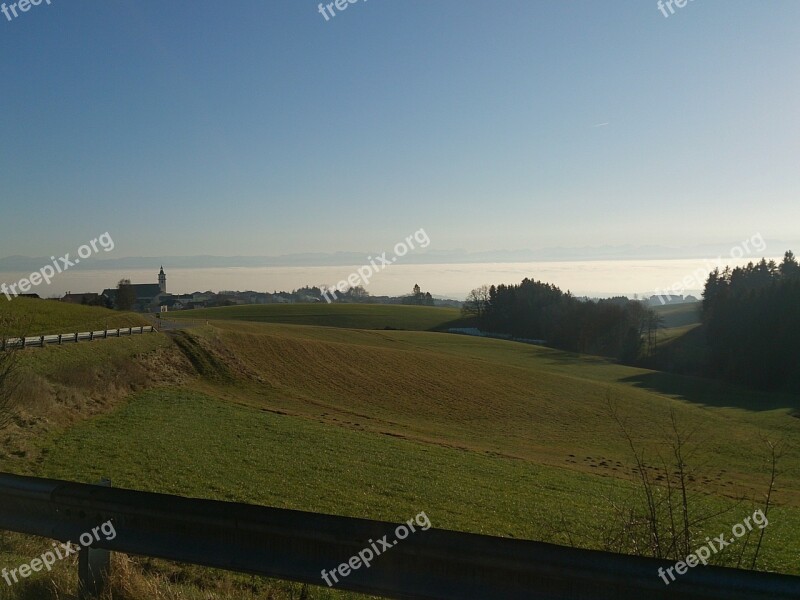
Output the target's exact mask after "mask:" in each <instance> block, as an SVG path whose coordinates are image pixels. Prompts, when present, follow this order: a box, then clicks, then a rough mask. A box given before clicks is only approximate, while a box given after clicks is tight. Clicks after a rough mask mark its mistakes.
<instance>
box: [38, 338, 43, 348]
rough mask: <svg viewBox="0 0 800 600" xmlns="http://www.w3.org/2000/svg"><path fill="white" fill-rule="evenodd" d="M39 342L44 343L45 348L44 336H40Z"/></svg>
mask: <svg viewBox="0 0 800 600" xmlns="http://www.w3.org/2000/svg"><path fill="white" fill-rule="evenodd" d="M39 343H40V344H41V345H42V348H44V336H41V337H40V338H39Z"/></svg>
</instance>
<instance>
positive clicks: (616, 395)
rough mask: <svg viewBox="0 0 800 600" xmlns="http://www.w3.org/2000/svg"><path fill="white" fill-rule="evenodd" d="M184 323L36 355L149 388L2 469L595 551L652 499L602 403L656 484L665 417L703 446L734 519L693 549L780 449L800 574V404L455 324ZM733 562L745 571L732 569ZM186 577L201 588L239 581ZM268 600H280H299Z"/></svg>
mask: <svg viewBox="0 0 800 600" xmlns="http://www.w3.org/2000/svg"><path fill="white" fill-rule="evenodd" d="M198 315H201V317H199V318H198ZM202 315H205V316H207V317H208V324H206V321H205V316H202ZM171 316H173V317H174V316H177V315H175V314H173V315H171ZM180 317H182V318H187V319H188V318H191V319H195V321H194V322H191V321H189V322H187V323H188V324H189V327H188V329H184V330H180V331H177V332H173V333H171V334H169V335H168V336H167V335H162V334H159V335H154V336H153V337H152V338H151V341H147V342H145V341H142V340H139V341H138V342H135V343H133V340H106V341H100V342H96V343H94V344H83V345H82V346H81V345H78V346H75V347H71V348H49V349H46V350H45V351H34V350H31V351H29V352H30V353H29V354H28V355H27V360H28V361H29V366H30V369H31V370H32V371H33V372H35V373H37V374H38V376H39V377H42V378H45V379H46V380H47V381H53V382H58V383H59V385H62V386H66V387H70V386H72V388H74V387H75V386H78V385H86V384H85V383H81V382H75V381H72V380H71V379H69V378H68V377H66V376H65V373H66V372H70V371H74V370H75V369H78V368H89V367H86V366H85V365H92V364H94V365H97V364H98V360H100V362H102V363H103V364H112V365H117V367H118V368H120V369H122V365H124V364H125V361H126V360H129V361H131V362H135V361H140V362H141V361H144V362H143V364H145V365H147V366H148V368H150V369H152V370H153V371H155V372H157V375H153V376H151V378H150V379H148V380H147V382H146V383H138V384H137V385H136V386H130V390H129V392H128V393H125V394H119V396H118V397H117V399H116V400H114V401H113V402H109V403H108V405H105V406H103V407H102V409H99V410H95V411H93V412H91V413H87V414H85V415H82V416H81V412H82V410H83V409H76V410H75V411H74V413H75V415H77V416H75V415H74V416H73V418H71V419H68V420H60V421H59V420H55V419H54V420H53V422H52V423H51V424H50V426H48V427H42V428H40V429H39V430H38V431H39V433H38V435H37V436H36V437H35V438H34V439H28V440H27V441H26V444H27V446H26V448H27V450H26V455H25V457H24V458H23V459H21V458H20V457H19V456H15V455H14V454H13V453H11V452H9V453H8V454H6V455H5V457H0V467H1V468H3V469H4V470H11V471H14V472H20V473H28V474H35V475H39V476H46V477H56V478H63V479H70V480H76V481H85V482H92V481H96V480H97V479H99V478H100V477H109V478H111V479H112V481H113V482H114V485H117V486H120V487H129V488H134V489H142V490H150V491H158V492H166V493H173V494H179V495H184V496H192V497H203V498H215V499H221V500H231V501H240V502H249V503H254V504H261V505H266V506H276V507H285V508H293V509H299V510H307V511H314V512H323V513H329V514H339V515H348V516H357V517H364V518H373V519H384V520H395V521H400V520H405V519H407V518H408V517H409V516H411V515H413V514H416V513H418V512H420V511H422V510H424V511H426V513H427V514H428V515H429V517H430V518H431V520H432V522H433V525H434V526H435V527H440V528H446V529H455V530H462V531H470V532H477V533H485V534H491V535H498V536H507V537H515V538H526V539H534V540H543V541H550V542H555V543H561V544H570V543H572V544H575V545H579V546H584V547H589V548H603V547H604V545H603V544H604V543H603V540H604V534H605V533H607V532H608V531H610V530H612V529H614V527H615V525H616V521H615V520H616V519H617V518H618V517H617V516H616V512H615V509H614V506H616V505H619V504H620V503H624V502H625V501H628V500H630V499H631V498H635V497H636V495H637V494H639V493H640V491H641V490H640V488H639V485H638V484H637V480H636V473H635V472H634V469H633V466H634V465H633V457H632V455H631V451H630V449H629V447H628V444H627V442H626V440H625V438H624V436H622V434H621V433H620V429H619V426H618V424H617V423H616V422H615V420H614V419H613V418H612V416H611V413H610V410H611V407H610V405H609V398H610V399H611V406H613V407H614V408H615V410H616V411H617V413H618V414H619V415H621V416H622V417H623V418H624V420H625V422H626V423H627V424H628V426H629V428H630V430H631V431H632V432H633V439H634V442H635V444H636V445H637V447H638V448H640V449H642V450H643V451H644V452H645V456H646V460H647V461H648V462H649V463H650V464H652V465H658V464H659V461H660V459H661V458H667V459H668V458H669V456H668V455H669V444H670V442H671V437H670V436H671V434H670V432H669V423H670V418H671V415H674V417H675V420H676V422H677V423H678V426H679V427H680V429H681V431H682V432H684V433H685V434H686V435H687V436H689V447H690V448H691V453H690V455H689V460H688V462H689V465H690V467H691V473H690V475H691V477H690V483H689V486H690V490H691V491H692V493H693V507H692V510H693V511H696V512H697V513H698V514H699V513H700V512H701V511H705V510H713V511H717V512H719V511H725V512H722V514H720V515H719V516H718V517H716V518H714V519H712V520H710V521H708V522H706V523H705V524H704V525H703V526H702V528H700V529H698V531H697V532H696V535H697V536H698V539H702V538H703V537H704V536H706V535H717V534H719V533H721V532H724V531H729V530H730V527H731V526H732V525H733V524H735V523H738V522H740V521H741V520H742V519H743V518H744V517H745V516H747V515H749V514H752V511H753V509H754V508H755V507H756V506H758V505H760V504H759V503H761V502H762V500H763V494H764V492H765V491H766V490H767V486H768V483H769V469H768V463H767V458H768V456H767V444H766V442H767V441H768V440H769V441H773V442H778V443H780V444H781V447H782V448H783V455H782V456H781V458H780V462H779V477H778V480H777V486H776V489H775V491H774V493H773V503H774V505H773V507H772V509H771V511H770V513H769V517H770V523H769V526H768V528H767V529H766V533H765V538H764V546H763V548H762V552H761V555H760V558H759V567H760V568H764V569H768V570H773V571H778V572H784V573H793V574H800V563H798V558H797V557H798V548H800V453H799V451H798V441H800V420H799V419H797V418H796V417H795V416H793V414H794V411H795V410H796V409H797V404H798V402H797V398H795V397H791V396H782V395H778V394H765V393H760V392H754V391H751V390H746V389H743V388H738V387H735V386H731V385H727V384H723V383H719V382H715V381H710V380H704V379H698V378H691V377H679V376H675V375H669V374H665V373H661V372H657V371H649V370H646V369H636V368H631V367H626V366H622V365H619V364H615V363H613V362H611V361H608V360H605V359H601V358H597V357H589V356H580V355H574V354H569V353H565V352H560V351H555V350H552V349H548V348H544V347H538V346H532V345H526V344H520V343H514V342H507V341H502V340H492V339H482V338H474V337H467V336H458V335H451V334H446V333H440V332H437V331H430V330H431V329H437V328H441V327H442V326H443V324H447V323H448V322H451V321H453V320H455V319H457V317H458V314H457V312H455V311H446V310H444V309H427V308H420V307H391V306H388V307H387V306H381V305H360V306H359V305H333V306H330V307H329V306H321V305H310V306H302V305H288V306H266V307H264V306H258V307H231V308H224V309H212V310H208V311H187V312H186V313H184V314H181V315H180ZM248 317H250V318H248ZM320 321H324V322H325V323H326V326H320V325H319V324H318V323H319V322H320ZM309 322H310V323H309ZM387 326H390V327H393V328H394V330H391V329H389V330H387V329H385V327H387ZM146 337H147V336H144V338H146ZM156 340H157V341H156ZM118 343H121V344H127V345H119V346H115V345H114V344H118ZM137 344H138V345H137ZM143 344H144V345H143ZM45 353H47V354H45ZM154 355H157V356H158V360H153V359H152V357H153V356H154ZM97 356H104V357H105V358H103V359H98V358H97ZM81 365H84V366H83V367H81ZM95 377H98V378H101V379H102V377H103V374H101V373H95ZM118 377H119V376H118ZM84 380H85V378H81V381H82V382H83V381H84ZM117 387H119V385H118V386H117ZM20 435H22V434H20ZM722 562H724V563H726V564H732V563H735V559H734V556H733V553H731V554H729V555H727V556H725V557H723V558H722ZM178 568H179V567H166V566H163V565H161V566H160V567H158V569H156V572H158V573H164V572H172V571H170V569H178ZM180 569H183V567H180ZM184 572H186V573H193V574H194V575H193V577H195V578H197V580H198V581H199V582H201V583H202V584H203V585H210V584H211V583H210V582H212V581H215V580H217V579H219V578H225V577H228V576H223V575H221V574H215V573H213V572H207V571H203V570H199V569H193V568H188V567H186V568H185V571H184ZM231 577H233V579H232V581H234V582H240V580H239V579H237V578H236V576H231ZM197 585H200V583H198V584H197ZM270 585H272V584H270ZM274 585H276V586H277V587H274V588H270V590H273V591H274V593H275V594H278V595H277V596H275V597H278V598H283V597H287V598H288V597H293V596H292V595H291V594H294V593H295V591H296V588H293V587H291V586H289V584H286V586H289V587H285V586H284V587H281V586H282V585H283V584H274ZM201 587H202V585H201ZM275 590H277V591H275ZM292 590H294V591H292ZM184 591H185V590H184ZM185 593H186V594H189V592H188V591H185ZM270 593H272V592H270ZM305 593H308V594H311V595H310V596H308V597H314V598H323V597H329V592H327V591H325V590H319V589H316V588H309V590H307V591H306V592H305ZM281 594H283V595H281ZM342 596H347V595H336V596H335V597H342ZM175 597H194V596H191V595H190V594H189V595H186V596H175ZM219 597H224V598H227V597H228V596H224V595H221V596H219ZM230 597H237V596H236V595H235V594H234V595H232V596H230ZM330 597H333V596H330Z"/></svg>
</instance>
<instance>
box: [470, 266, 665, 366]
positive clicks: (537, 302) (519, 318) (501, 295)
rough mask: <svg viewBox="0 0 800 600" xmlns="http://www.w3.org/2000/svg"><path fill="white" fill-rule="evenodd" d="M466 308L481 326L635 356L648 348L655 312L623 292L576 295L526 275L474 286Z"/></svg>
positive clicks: (576, 349)
mask: <svg viewBox="0 0 800 600" xmlns="http://www.w3.org/2000/svg"><path fill="white" fill-rule="evenodd" d="M465 312H466V313H467V314H470V315H472V316H474V317H475V318H476V321H477V324H478V326H479V327H480V328H481V329H484V330H486V331H491V332H496V333H506V334H510V335H512V336H514V337H518V338H529V339H542V340H545V341H546V342H547V344H548V345H549V346H552V347H554V348H560V349H562V350H569V351H573V352H582V353H587V354H598V355H601V356H608V357H613V358H617V359H620V360H623V361H634V360H636V359H637V358H639V357H640V356H641V354H642V353H643V352H648V351H649V349H648V348H647V345H648V341H654V340H655V335H654V331H655V329H656V328H657V327H658V318H657V317H656V315H655V314H654V313H653V311H651V310H649V309H647V308H646V307H645V306H644V305H643V304H642V303H641V302H634V301H631V300H628V299H627V298H611V299H608V300H597V301H592V300H579V299H577V298H575V297H574V296H572V294H570V293H569V292H562V291H561V290H560V289H559V288H558V287H556V286H555V285H552V284H548V283H543V282H541V281H534V280H532V279H527V278H526V279H524V280H523V281H522V283H520V284H519V285H505V284H503V285H498V286H494V285H493V286H491V287H484V288H478V289H476V290H473V292H472V293H471V294H470V297H469V298H468V300H467V303H466V305H465Z"/></svg>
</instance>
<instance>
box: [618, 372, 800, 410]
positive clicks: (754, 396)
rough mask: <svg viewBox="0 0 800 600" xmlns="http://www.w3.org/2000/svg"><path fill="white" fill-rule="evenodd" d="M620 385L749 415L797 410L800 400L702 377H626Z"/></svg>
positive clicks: (795, 397) (664, 375) (647, 374)
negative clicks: (625, 384) (740, 411)
mask: <svg viewBox="0 0 800 600" xmlns="http://www.w3.org/2000/svg"><path fill="white" fill-rule="evenodd" d="M620 383H628V384H631V385H633V386H635V387H640V388H644V389H646V390H649V391H652V392H657V393H660V394H669V395H671V396H676V397H678V398H680V399H682V400H686V401H687V402H693V403H695V404H701V405H705V406H716V407H732V408H741V409H744V410H752V411H764V410H777V409H782V408H790V409H795V411H798V410H800V398H799V397H798V396H797V395H795V394H785V393H779V392H761V391H758V390H750V389H747V388H744V387H739V386H736V385H733V384H730V383H726V382H724V381H717V380H714V379H704V378H701V377H690V376H686V375H673V374H670V373H662V372H651V373H642V374H641V375H634V376H632V377H626V378H625V379H621V380H620Z"/></svg>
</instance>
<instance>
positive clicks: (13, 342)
mask: <svg viewBox="0 0 800 600" xmlns="http://www.w3.org/2000/svg"><path fill="white" fill-rule="evenodd" d="M156 331H157V330H156V329H155V328H154V327H153V326H152V325H144V326H141V327H123V328H121V329H103V330H101V331H85V332H83V333H81V332H75V333H59V334H53V335H37V336H35V337H22V338H7V339H6V338H4V339H2V340H0V350H13V349H15V348H44V347H45V346H47V345H49V344H57V345H59V346H60V345H61V344H69V343H77V342H80V341H82V340H89V341H92V340H103V339H106V338H109V337H122V336H128V335H135V334H142V333H153V332H156Z"/></svg>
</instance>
